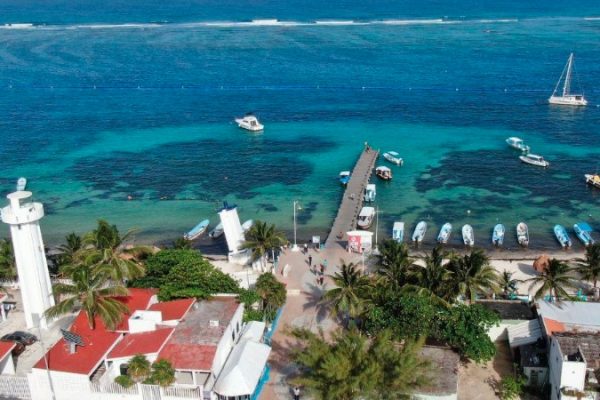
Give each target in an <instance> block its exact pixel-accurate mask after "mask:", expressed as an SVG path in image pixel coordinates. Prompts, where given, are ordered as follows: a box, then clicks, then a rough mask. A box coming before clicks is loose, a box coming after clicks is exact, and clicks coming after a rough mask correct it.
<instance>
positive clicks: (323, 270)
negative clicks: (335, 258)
mask: <svg viewBox="0 0 600 400" xmlns="http://www.w3.org/2000/svg"><path fill="white" fill-rule="evenodd" d="M324 273H325V265H323V264H321V274H324Z"/></svg>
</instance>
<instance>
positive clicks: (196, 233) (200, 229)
mask: <svg viewBox="0 0 600 400" xmlns="http://www.w3.org/2000/svg"><path fill="white" fill-rule="evenodd" d="M209 223H210V221H209V220H208V219H205V220H202V221H200V223H199V224H198V225H196V226H195V227H193V228H192V230H190V231H189V232H188V233H186V234H185V235H183V238H184V239H185V240H194V239H197V238H199V237H200V236H201V235H202V234H203V233H204V232H206V229H207V228H208V224H209Z"/></svg>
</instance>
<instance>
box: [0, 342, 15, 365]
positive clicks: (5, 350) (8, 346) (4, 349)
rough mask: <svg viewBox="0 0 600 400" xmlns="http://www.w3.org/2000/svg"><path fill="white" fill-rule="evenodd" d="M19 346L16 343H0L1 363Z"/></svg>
mask: <svg viewBox="0 0 600 400" xmlns="http://www.w3.org/2000/svg"><path fill="white" fill-rule="evenodd" d="M16 345H17V344H16V343H15V342H0V361H1V360H4V357H6V356H7V355H9V354H10V352H11V351H12V349H14V348H15V346H16Z"/></svg>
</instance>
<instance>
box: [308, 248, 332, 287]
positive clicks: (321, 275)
mask: <svg viewBox="0 0 600 400" xmlns="http://www.w3.org/2000/svg"><path fill="white" fill-rule="evenodd" d="M312 262H313V257H312V255H309V256H308V268H310V272H312V273H313V274H315V275H316V279H317V284H318V285H321V286H323V283H324V282H325V267H326V266H327V260H323V262H322V263H321V264H320V265H319V266H317V264H314V265H313V263H312Z"/></svg>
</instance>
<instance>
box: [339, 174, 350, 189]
mask: <svg viewBox="0 0 600 400" xmlns="http://www.w3.org/2000/svg"><path fill="white" fill-rule="evenodd" d="M348 182H350V171H342V172H340V183H341V184H342V185H344V186H346V185H347V184H348Z"/></svg>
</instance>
